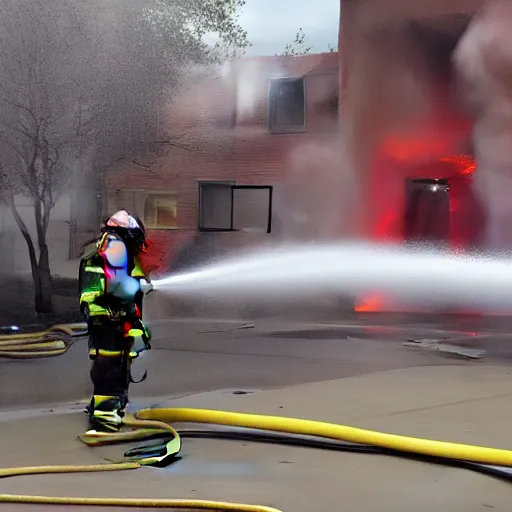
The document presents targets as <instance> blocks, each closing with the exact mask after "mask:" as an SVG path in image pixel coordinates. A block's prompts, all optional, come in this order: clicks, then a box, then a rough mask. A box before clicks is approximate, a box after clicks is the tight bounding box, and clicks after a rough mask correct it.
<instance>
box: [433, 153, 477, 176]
mask: <svg viewBox="0 0 512 512" xmlns="http://www.w3.org/2000/svg"><path fill="white" fill-rule="evenodd" d="M440 161H441V162H442V163H446V164H451V165H453V166H454V167H455V173H456V175H457V176H468V175H470V174H473V173H474V172H475V171H476V162H475V160H474V159H473V158H471V157H470V156H469V155H452V156H447V157H444V158H441V160H440Z"/></svg>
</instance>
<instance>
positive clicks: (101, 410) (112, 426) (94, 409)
mask: <svg viewBox="0 0 512 512" xmlns="http://www.w3.org/2000/svg"><path fill="white" fill-rule="evenodd" d="M126 403H127V399H126V398H124V397H121V396H104V395H94V396H93V397H92V399H91V403H90V405H89V408H88V413H89V423H90V427H91V429H93V430H97V431H100V432H117V431H118V430H119V429H120V428H121V425H122V423H123V417H124V408H125V407H126Z"/></svg>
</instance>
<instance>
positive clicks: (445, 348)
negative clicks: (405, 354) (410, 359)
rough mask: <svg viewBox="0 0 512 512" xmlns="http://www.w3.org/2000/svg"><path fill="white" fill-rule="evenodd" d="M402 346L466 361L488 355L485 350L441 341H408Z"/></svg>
mask: <svg viewBox="0 0 512 512" xmlns="http://www.w3.org/2000/svg"><path fill="white" fill-rule="evenodd" d="M402 345H403V346H404V347H414V348H420V349H424V350H433V351H436V352H443V353H445V354H452V355H455V356H459V357H462V358H464V359H481V358H482V357H484V356H485V354H486V351H485V350H481V349H476V348H468V347H461V346H458V345H450V344H449V343H442V341H441V340H435V339H421V340H408V341H406V342H404V343H402Z"/></svg>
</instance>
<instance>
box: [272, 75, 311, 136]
mask: <svg viewBox="0 0 512 512" xmlns="http://www.w3.org/2000/svg"><path fill="white" fill-rule="evenodd" d="M268 105H269V112H268V113H269V131H270V133H287V132H288V133H289V132H301V131H304V129H305V127H306V96H305V84H304V77H302V78H275V79H271V80H270V87H269V102H268Z"/></svg>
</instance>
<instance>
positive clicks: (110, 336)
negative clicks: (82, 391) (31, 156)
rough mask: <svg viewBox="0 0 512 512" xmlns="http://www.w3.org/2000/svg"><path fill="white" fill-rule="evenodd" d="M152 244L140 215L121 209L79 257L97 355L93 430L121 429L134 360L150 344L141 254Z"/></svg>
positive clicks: (91, 411) (93, 375)
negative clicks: (143, 310)
mask: <svg viewBox="0 0 512 512" xmlns="http://www.w3.org/2000/svg"><path fill="white" fill-rule="evenodd" d="M148 245H149V244H148V240H147V237H146V231H145V228H144V225H143V224H142V222H141V220H140V219H138V218H137V217H136V216H135V215H132V214H131V213H129V212H128V211H126V210H120V211H118V212H116V213H115V214H114V215H112V217H110V218H109V219H108V220H107V221H106V222H105V224H104V226H103V228H102V234H101V236H100V238H99V239H98V240H96V242H94V243H93V244H91V245H90V246H89V248H88V249H89V250H86V251H84V254H83V256H82V259H81V262H80V271H79V288H80V309H81V311H82V313H83V315H84V317H85V320H86V322H87V324H88V329H89V359H91V360H92V365H91V371H90V377H91V381H92V385H93V396H92V398H91V402H90V404H89V406H88V408H87V409H86V412H88V414H89V421H90V426H91V429H94V430H101V431H117V430H119V429H120V427H121V424H122V418H123V415H124V409H125V407H126V405H127V403H128V388H129V385H130V383H131V382H134V381H133V380H132V377H131V371H130V368H131V363H132V361H133V359H135V358H136V357H137V356H138V355H139V353H140V352H141V351H142V350H147V349H150V348H151V344H150V341H151V334H150V332H149V330H148V328H147V327H146V326H145V325H144V324H143V322H142V299H143V296H144V295H145V294H146V293H149V292H150V291H151V290H152V285H151V283H150V280H149V277H148V276H147V275H146V274H145V273H144V272H143V270H142V269H141V265H140V260H139V257H140V255H141V254H142V253H145V252H146V251H147V249H148ZM143 378H145V375H144V377H143Z"/></svg>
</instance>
